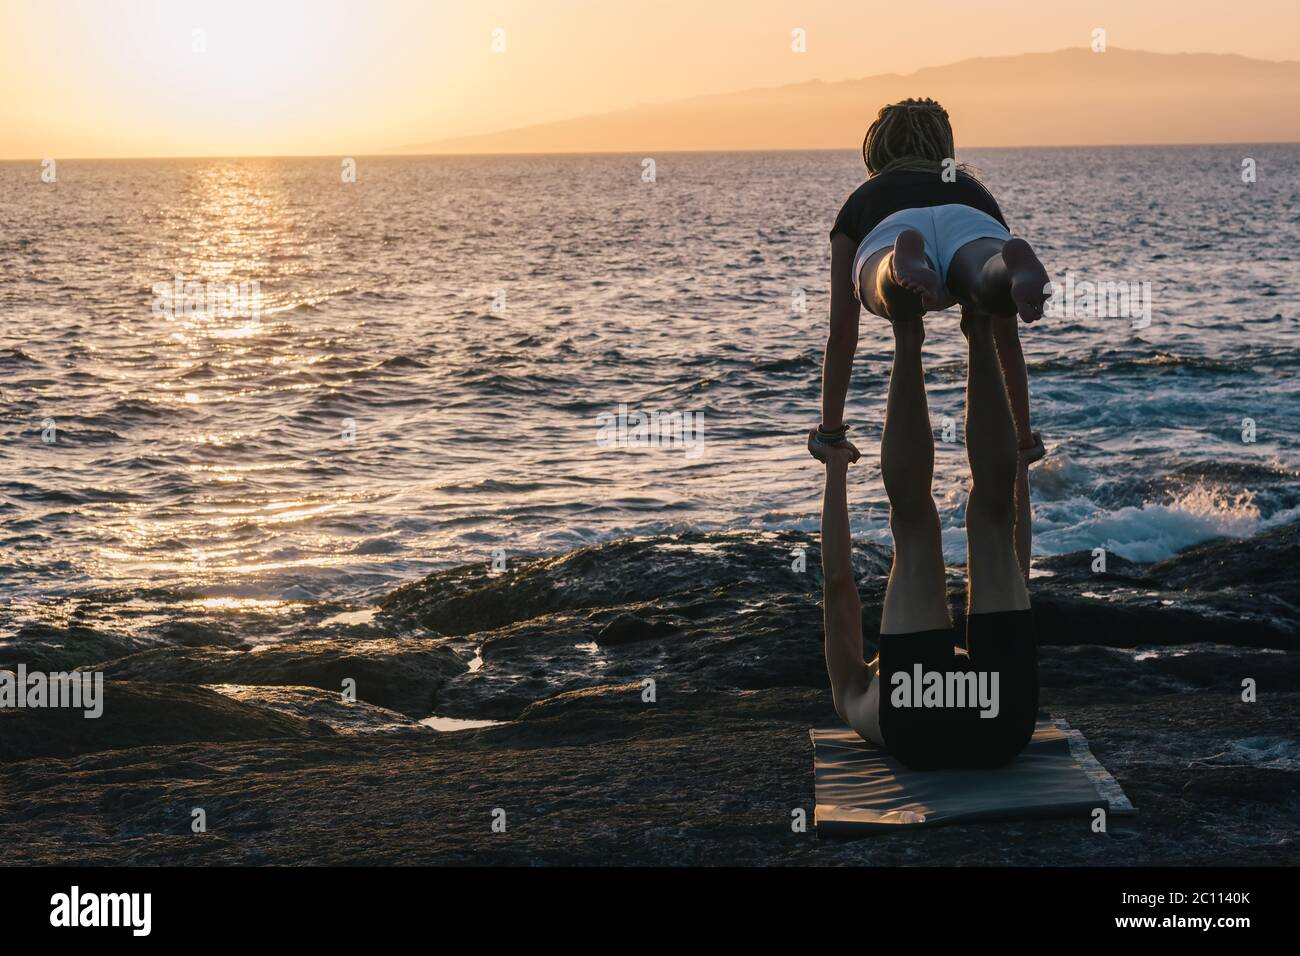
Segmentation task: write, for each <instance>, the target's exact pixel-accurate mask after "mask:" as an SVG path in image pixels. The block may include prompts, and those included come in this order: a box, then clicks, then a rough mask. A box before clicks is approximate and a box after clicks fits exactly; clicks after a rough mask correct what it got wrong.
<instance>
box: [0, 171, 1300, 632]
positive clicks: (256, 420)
mask: <svg viewBox="0 0 1300 956" xmlns="http://www.w3.org/2000/svg"><path fill="white" fill-rule="evenodd" d="M1243 156H1250V157H1252V158H1254V159H1255V160H1256V162H1257V166H1258V181H1257V182H1255V183H1253V184H1244V183H1242V181H1241V178H1240V166H1241V160H1242V158H1243ZM964 158H966V159H968V160H971V161H973V162H975V163H976V164H977V166H978V167H979V168H980V170H981V171H982V173H983V175H984V177H985V178H986V180H987V182H988V183H989V185H990V186H991V188H992V189H993V190H994V192H995V194H996V195H997V196H998V197H999V199H1000V201H1001V203H1002V206H1003V208H1004V210H1005V212H1006V214H1007V217H1008V220H1009V221H1010V223H1011V225H1012V228H1013V231H1015V232H1017V233H1020V234H1022V235H1025V236H1026V237H1027V238H1029V239H1030V241H1031V242H1033V243H1034V244H1035V245H1036V246H1037V248H1038V249H1039V251H1040V254H1041V255H1042V257H1043V259H1044V261H1045V263H1046V264H1047V265H1048V269H1049V272H1051V273H1052V275H1053V277H1055V278H1063V277H1064V275H1065V272H1066V270H1067V269H1068V270H1071V271H1073V272H1074V273H1075V275H1076V277H1077V278H1080V279H1085V280H1086V279H1091V280H1100V281H1137V282H1141V281H1146V282H1150V283H1151V294H1152V319H1151V324H1150V326H1149V327H1146V328H1142V329H1137V330H1135V329H1134V328H1133V327H1132V323H1131V322H1130V321H1129V320H1127V319H1125V318H1089V317H1075V318H1056V319H1050V320H1047V321H1044V322H1042V323H1040V324H1038V325H1037V326H1035V327H1033V328H1030V329H1026V330H1025V331H1024V335H1023V340H1024V343H1025V349H1026V352H1027V355H1028V357H1029V363H1030V370H1031V371H1030V374H1031V388H1032V392H1033V399H1034V405H1033V411H1034V416H1035V427H1037V428H1039V429H1040V430H1041V431H1042V432H1043V435H1044V439H1045V441H1046V443H1047V446H1048V448H1049V451H1050V457H1049V459H1048V460H1047V461H1046V462H1045V463H1044V464H1043V465H1041V466H1039V467H1038V469H1037V470H1036V472H1035V479H1034V481H1035V485H1034V512H1035V524H1036V533H1037V539H1036V545H1037V549H1038V550H1039V551H1040V552H1043V553H1057V552H1063V551H1071V550H1075V549H1078V548H1084V547H1087V548H1091V547H1095V546H1098V545H1101V546H1107V547H1109V548H1111V549H1112V550H1115V551H1117V552H1119V553H1121V554H1124V555H1126V556H1129V557H1132V558H1136V559H1142V560H1150V559H1155V558H1160V557H1164V556H1167V555H1169V554H1171V553H1173V552H1174V551H1176V550H1178V549H1179V548H1182V547H1186V546H1188V545H1190V544H1193V543H1196V542H1198V541H1200V540H1204V539H1207V538H1209V537H1213V536H1216V535H1221V534H1229V535H1239V536H1248V535H1251V534H1253V533H1255V532H1256V531H1258V530H1260V529H1261V528H1263V527H1266V526H1269V525H1272V524H1276V523H1281V522H1284V521H1287V520H1291V519H1293V518H1295V517H1296V516H1297V513H1298V511H1297V506H1298V505H1300V478H1298V469H1300V450H1298V445H1297V441H1298V437H1297V436H1298V435H1300V385H1297V379H1296V377H1295V373H1296V369H1297V365H1300V356H1298V354H1297V345H1298V344H1300V328H1298V319H1297V308H1296V301H1297V295H1298V294H1300V258H1298V255H1300V254H1298V253H1297V251H1296V250H1297V249H1298V248H1300V213H1298V212H1297V209H1298V208H1300V203H1298V200H1300V147H1296V146H1269V147H1249V148H1246V147H1241V148H1235V147H1199V148H1198V147H1182V148H1141V149H1137V148H1135V149H1104V150H1103V149H1093V150H1089V149H1078V150H1040V151H1024V150H1014V151H1013V150H986V151H976V152H974V153H972V154H971V155H969V156H966V157H964ZM642 170H643V166H642V162H641V157H634V156H601V157H573V156H566V157H519V158H505V157H499V158H375V159H365V158H362V159H360V160H359V162H358V177H357V182H355V183H343V182H341V177H340V165H339V161H338V160H337V159H254V160H229V159H217V160H175V161H113V162H108V161H104V162H95V161H82V162H78V161H75V160H68V161H63V162H60V163H59V165H58V167H57V174H58V179H57V182H55V183H44V182H42V181H41V176H40V172H41V171H40V167H39V166H38V165H35V164H15V163H6V164H0V263H2V264H3V268H2V269H0V311H2V312H3V315H4V318H5V322H4V324H3V327H2V328H0V389H2V395H0V399H2V401H0V413H2V415H3V420H2V424H0V489H2V491H3V497H2V498H0V574H2V575H3V579H2V583H0V588H2V589H3V590H2V591H0V595H2V596H3V598H4V599H5V600H6V601H7V602H8V603H10V605H11V608H10V613H9V614H7V615H6V617H7V618H8V619H9V621H8V623H7V624H6V627H9V626H11V625H12V624H13V623H15V622H18V621H21V620H26V619H31V618H32V617H36V618H40V619H45V620H60V621H64V622H66V621H77V620H83V619H85V620H93V619H94V617H95V612H91V611H87V610H86V609H87V608H90V607H92V606H93V607H102V606H108V605H111V606H112V607H113V608H115V609H116V610H115V613H118V614H121V613H122V609H124V608H129V609H131V617H132V621H133V622H134V624H133V626H143V625H145V624H148V625H150V626H156V625H158V623H159V622H160V621H161V622H166V621H167V620H169V619H174V618H187V617H192V616H193V615H195V614H198V615H200V616H203V615H209V616H210V615H219V614H221V613H223V612H240V613H244V614H248V615H253V616H260V617H261V618H265V619H273V618H276V617H277V616H282V615H287V614H290V612H292V610H293V609H294V608H297V607H301V606H303V605H314V604H315V603H316V602H326V603H328V602H336V603H342V604H344V605H349V606H350V605H356V606H364V605H365V604H366V603H367V602H368V601H369V600H371V599H373V598H374V597H375V596H376V595H377V594H379V593H382V592H383V591H385V590H388V589H389V588H391V587H392V586H394V584H396V583H398V582H400V581H403V580H407V579H410V578H412V577H414V576H416V575H419V574H421V573H423V572H426V571H428V570H430V569H432V568H435V567H440V566H445V565H447V564H459V563H465V562H471V561H486V560H489V558H490V556H491V554H492V552H493V551H494V550H496V549H502V550H503V551H504V552H505V554H506V556H507V560H508V559H509V555H511V554H519V553H524V552H555V551H562V550H568V549H571V548H574V547H576V546H580V545H582V544H585V543H589V542H592V541H596V540H601V539H605V538H608V537H611V536H616V535H623V534H628V533H662V532H665V531H670V530H673V529H679V528H687V527H695V528H735V527H755V528H779V527H790V526H797V527H803V528H811V527H814V526H815V523H816V520H817V509H818V507H819V492H820V488H819V479H820V475H819V471H818V468H817V467H816V466H815V463H813V462H812V461H811V459H809V458H808V457H807V454H806V452H805V451H804V450H803V448H802V432H803V431H804V430H805V429H806V428H807V427H808V426H809V425H810V424H815V422H816V420H817V416H818V395H819V384H820V361H821V351H822V344H823V339H824V335H825V327H826V307H827V297H826V292H825V289H826V285H827V261H828V260H827V253H828V242H827V231H828V229H829V226H830V223H831V221H832V220H833V219H834V216H835V213H836V212H837V210H838V208H839V205H840V203H841V202H842V201H843V199H844V197H845V196H846V195H847V194H848V193H849V192H850V191H851V190H852V189H853V188H854V187H855V186H856V185H857V183H858V182H859V181H860V178H861V167H860V160H858V159H857V157H855V156H853V155H852V154H836V153H779V154H688V155H666V156H661V157H657V163H656V181H655V182H644V181H643V179H642ZM177 275H180V276H181V277H182V278H183V280H185V281H191V282H201V283H208V282H223V283H231V282H234V283H239V282H244V283H252V282H256V283H257V284H258V291H259V293H260V300H259V305H260V317H258V318H257V319H255V320H253V319H248V318H246V317H241V316H225V315H221V314H217V315H205V314H193V315H185V314H181V315H179V316H176V317H169V316H168V315H166V314H160V310H158V309H157V308H156V305H157V303H156V296H155V291H154V287H155V285H157V284H159V283H163V284H168V285H170V284H171V283H173V282H174V281H175V277H176V276H177ZM801 302H803V303H806V308H804V309H803V310H802V311H801V310H800V303H801ZM962 345H963V342H962V339H961V336H960V333H959V331H958V329H957V324H956V315H955V313H947V314H944V315H940V316H937V317H934V318H932V319H931V320H930V321H929V323H928V339H927V343H926V364H927V369H928V373H929V387H930V401H931V411H932V414H933V415H934V417H935V427H936V431H940V430H941V428H942V419H943V418H944V417H945V416H946V417H950V418H952V419H953V420H954V421H955V422H956V423H957V428H956V432H957V435H958V436H960V431H961V429H960V419H961V408H962V384H963V377H964V371H965V369H964V365H965V363H964V358H963V350H962ZM890 355H891V342H890V339H889V337H888V335H887V330H886V329H885V328H884V326H883V324H882V323H881V322H880V321H879V320H876V319H873V318H872V317H871V316H864V319H863V333H862V338H861V343H860V346H859V353H858V360H857V363H856V366H855V378H854V382H853V386H852V392H851V396H850V402H849V406H850V407H849V413H848V414H849V417H850V420H852V421H853V422H854V423H855V429H856V431H855V433H856V435H857V436H858V438H859V443H860V444H861V445H862V446H863V447H864V450H865V451H867V458H866V460H865V461H864V464H863V465H861V466H858V467H856V468H855V469H854V472H853V483H852V486H851V491H850V494H851V500H852V505H853V508H854V523H855V529H856V531H857V532H858V533H859V534H862V535H865V536H869V537H877V538H883V537H884V524H885V507H884V503H885V500H884V494H883V489H882V487H881V484H880V480H879V473H878V467H877V465H876V462H875V457H876V442H877V440H878V437H879V432H880V426H881V416H882V414H883V410H884V405H883V399H884V391H885V384H886V379H887V375H888V368H889V360H890ZM619 403H626V404H627V405H628V406H629V407H630V408H631V409H633V410H641V411H645V412H651V411H664V412H682V413H702V415H703V419H702V420H703V428H704V431H703V437H704V444H703V447H702V453H701V454H699V455H697V456H696V455H693V454H688V452H687V451H686V450H684V449H682V448H659V449H656V450H633V449H619V448H610V447H601V446H600V445H598V444H597V442H596V434H597V416H598V415H600V414H601V413H602V412H614V411H616V409H617V406H618V404H619ZM1246 418H1249V419H1252V420H1253V421H1254V422H1255V428H1256V438H1257V440H1256V441H1255V442H1254V443H1244V442H1243V441H1242V428H1243V425H1242V422H1243V419H1246ZM352 423H354V425H353V424H352ZM353 431H354V437H352V438H351V440H348V438H346V437H345V433H349V434H351V433H353ZM50 439H52V440H50ZM964 473H965V458H964V453H963V451H962V448H961V445H960V439H959V437H958V440H957V441H955V442H952V443H942V442H941V443H940V445H939V448H938V461H937V477H936V495H937V497H938V499H939V502H940V509H941V512H942V514H943V519H944V524H945V528H946V530H945V544H946V547H947V549H948V551H949V556H950V558H953V559H955V560H961V558H962V556H963V539H962V534H961V520H962V502H963V500H964V488H965V477H964ZM69 598H71V600H69Z"/></svg>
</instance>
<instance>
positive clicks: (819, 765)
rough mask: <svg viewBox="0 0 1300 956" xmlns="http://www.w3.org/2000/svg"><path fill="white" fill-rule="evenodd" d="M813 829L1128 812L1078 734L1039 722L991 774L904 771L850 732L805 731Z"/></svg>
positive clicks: (862, 830) (835, 831) (847, 832)
mask: <svg viewBox="0 0 1300 956" xmlns="http://www.w3.org/2000/svg"><path fill="white" fill-rule="evenodd" d="M808 733H809V736H810V737H811V738H812V744H813V786H814V787H815V789H816V794H817V796H816V799H817V809H816V813H815V817H814V819H815V821H816V824H817V832H818V833H822V834H826V835H828V836H858V835H866V834H868V833H879V832H885V831H887V830H888V829H889V828H890V827H896V826H931V825H934V824H941V823H968V822H975V821H980V820H1004V819H1025V818H1028V817H1066V816H1079V817H1087V816H1089V815H1090V814H1091V813H1092V811H1093V810H1094V809H1096V808H1097V807H1103V808H1105V809H1106V810H1107V812H1108V813H1111V814H1119V815H1125V814H1133V813H1136V812H1137V810H1136V809H1135V808H1134V807H1133V804H1132V803H1130V802H1129V799H1128V797H1126V796H1125V795H1124V791H1123V790H1122V789H1121V788H1120V786H1119V783H1118V782H1117V781H1116V780H1115V778H1114V777H1112V776H1111V775H1110V774H1109V773H1107V772H1106V769H1105V768H1104V767H1103V766H1102V765H1101V764H1100V763H1098V762H1097V758H1096V757H1094V756H1093V755H1092V752H1091V751H1090V750H1089V749H1088V741H1087V740H1085V739H1084V736H1083V734H1081V733H1079V731H1077V730H1074V729H1073V728H1071V727H1070V725H1069V724H1067V723H1066V722H1065V721H1063V720H1059V719H1057V720H1053V719H1050V718H1049V719H1044V718H1042V717H1040V718H1039V720H1038V725H1037V727H1035V729H1034V736H1033V739H1032V740H1030V741H1029V745H1028V746H1027V747H1025V749H1024V751H1022V752H1021V754H1020V756H1018V757H1017V758H1016V759H1015V760H1013V761H1012V762H1011V763H1009V764H1007V765H1006V766H1005V767H999V768H997V769H995V770H909V769H908V768H907V767H905V766H903V765H902V764H901V763H899V762H898V761H897V760H895V759H894V758H893V757H892V756H890V755H889V754H888V753H886V752H885V751H883V750H877V749H876V748H875V746H873V745H872V744H869V743H867V742H866V741H865V740H863V739H862V738H861V737H859V736H858V735H857V734H856V733H855V732H853V731H852V730H849V729H848V728H847V727H823V728H814V729H812V730H810V731H809V732H808Z"/></svg>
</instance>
